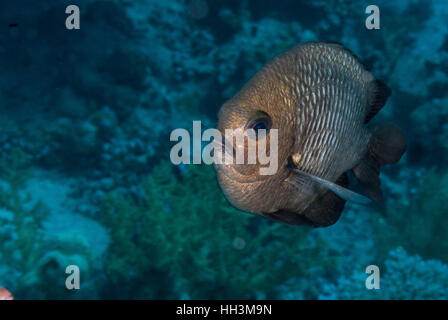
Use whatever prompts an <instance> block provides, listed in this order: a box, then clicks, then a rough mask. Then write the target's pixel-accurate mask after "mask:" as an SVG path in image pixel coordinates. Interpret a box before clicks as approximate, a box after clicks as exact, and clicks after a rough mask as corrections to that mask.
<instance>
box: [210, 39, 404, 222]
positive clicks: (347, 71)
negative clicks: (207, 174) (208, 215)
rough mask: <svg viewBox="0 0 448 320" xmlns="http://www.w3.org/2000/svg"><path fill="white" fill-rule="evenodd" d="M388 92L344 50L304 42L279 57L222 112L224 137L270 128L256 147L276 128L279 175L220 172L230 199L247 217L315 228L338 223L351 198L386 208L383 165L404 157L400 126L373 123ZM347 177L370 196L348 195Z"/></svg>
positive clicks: (237, 169) (242, 168) (235, 169)
mask: <svg viewBox="0 0 448 320" xmlns="http://www.w3.org/2000/svg"><path fill="white" fill-rule="evenodd" d="M390 94H391V91H390V89H389V88H388V87H387V86H386V85H385V84H384V83H383V82H381V81H379V80H377V79H375V78H374V76H373V75H372V74H371V73H370V72H369V71H367V70H366V69H365V68H364V67H363V65H362V64H361V63H360V61H359V59H358V58H357V57H356V56H355V55H354V54H353V53H352V52H350V51H349V50H348V49H346V48H344V47H343V46H342V45H341V44H338V43H333V42H310V43H304V44H301V45H298V46H296V47H294V48H292V49H290V50H288V51H286V52H284V53H282V54H280V55H279V56H277V57H275V58H274V59H272V60H271V61H270V62H268V63H267V64H266V65H265V66H264V67H263V68H262V69H261V70H260V71H258V72H257V73H256V74H255V76H254V77H253V78H252V79H250V80H249V82H248V83H247V84H246V85H245V86H244V87H243V88H242V89H241V90H240V91H239V92H238V93H237V94H236V95H235V96H234V97H232V98H231V99H230V100H228V101H227V102H226V103H224V104H223V106H222V107H221V109H220V111H219V115H218V130H220V131H221V133H222V134H223V135H224V132H225V130H226V129H232V130H236V129H243V130H247V129H248V128H252V129H253V128H255V129H263V130H265V131H264V132H266V134H265V135H260V137H259V136H258V135H257V136H256V138H257V139H260V141H257V143H261V140H263V143H266V140H269V139H270V132H271V131H272V130H273V129H276V130H278V131H277V133H278V155H277V157H278V169H277V171H276V172H275V173H274V174H272V175H262V174H260V171H259V170H258V169H259V167H260V163H258V162H257V163H255V164H217V165H216V169H217V175H218V181H219V184H220V186H221V189H222V190H223V192H224V195H225V196H226V198H227V199H228V200H229V202H230V203H231V204H232V205H234V206H235V207H237V208H238V209H241V210H243V211H247V212H252V213H256V214H260V215H262V216H265V217H268V218H271V219H274V220H276V221H279V222H283V223H287V224H292V225H303V224H307V225H312V226H329V225H332V224H334V223H335V222H336V221H337V220H338V219H339V217H340V215H341V212H342V211H343V209H344V205H345V202H346V201H347V200H348V201H354V202H359V203H362V204H367V203H369V202H370V201H371V200H374V201H379V200H380V199H381V197H382V193H381V188H380V179H379V173H380V167H381V166H384V165H386V164H393V163H396V162H397V161H398V160H400V158H401V156H402V155H403V153H404V152H405V149H406V141H405V136H404V134H403V133H402V131H401V130H400V129H399V128H398V127H396V126H395V125H392V124H385V125H379V126H375V127H370V126H369V125H368V123H369V121H370V120H371V119H372V118H373V117H374V116H375V115H376V114H377V112H378V111H379V110H380V109H381V108H382V107H383V106H384V105H385V103H386V100H387V99H388V97H389V96H390ZM258 137H259V138H258ZM268 152H269V150H268ZM348 171H352V172H353V174H354V177H355V178H356V179H358V181H359V184H360V185H361V186H362V187H363V189H364V190H365V194H366V196H363V195H361V194H359V193H356V192H354V191H352V190H350V189H349V186H348V177H347V172H348Z"/></svg>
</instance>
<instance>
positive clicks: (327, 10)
mask: <svg viewBox="0 0 448 320" xmlns="http://www.w3.org/2000/svg"><path fill="white" fill-rule="evenodd" d="M76 2H77V4H78V5H79V7H80V10H81V29H80V30H76V31H74V30H72V31H68V30H66V29H65V28H64V19H65V17H66V14H65V6H66V5H68V4H72V3H70V2H69V1H66V0H64V1H59V2H57V3H55V2H54V1H49V0H41V1H39V2H36V1H32V0H23V1H21V3H20V4H18V3H17V2H12V1H2V2H0V20H1V21H3V22H5V27H2V28H0V43H1V45H0V69H1V70H2V74H1V76H0V86H1V88H2V90H0V145H1V148H0V162H1V164H0V169H1V176H0V243H1V244H2V245H1V249H0V285H4V286H5V287H8V289H11V291H12V293H13V294H14V296H15V297H16V298H19V299H20V298H41V299H45V298H74V299H76V298H91V299H94V298H185V299H187V298H204V299H205V298H287V299H304V298H310V299H314V298H322V299H325V298H330V299H337V298H347V299H378V298H381V299H426V298H447V293H446V289H445V287H446V283H447V279H446V275H444V274H446V263H448V262H447V257H446V252H448V237H447V236H446V235H447V234H448V233H447V231H448V230H447V227H446V226H447V225H448V223H446V222H447V221H446V220H447V217H448V215H447V209H446V205H445V203H444V201H445V199H446V197H447V195H448V190H447V185H448V171H447V170H448V169H447V166H446V163H447V160H448V152H447V148H448V143H447V137H448V125H447V124H446V123H447V121H446V120H447V116H448V105H447V104H448V100H447V99H448V96H447V93H446V86H447V84H448V76H447V75H448V55H447V52H448V51H447V49H448V28H447V26H446V16H447V14H448V6H447V5H446V3H444V1H437V0H434V1H428V2H424V3H423V2H420V1H417V0H399V1H393V2H391V1H385V0H382V1H377V5H378V6H379V7H380V9H381V30H366V29H365V28H364V21H365V18H366V14H365V12H364V11H365V7H366V6H367V5H369V4H371V3H370V2H368V1H361V2H357V3H354V2H353V1H345V0H344V1H320V0H319V1H308V0H307V1H292V0H282V1H275V2H273V1H267V0H245V1H238V0H229V1H206V0H195V1H190V0H186V1H184V0H170V1H158V0H149V1H148V0H135V1H130V0H114V1H102V0H79V1H76ZM8 24H11V25H16V26H15V27H7V25H8ZM313 40H322V41H324V40H332V41H339V42H342V43H343V44H344V45H345V46H347V47H348V48H350V49H351V50H352V51H353V52H354V53H355V54H357V55H358V56H359V57H360V59H361V60H362V61H363V62H364V64H365V65H366V66H367V67H368V68H369V69H371V71H372V72H373V73H374V74H375V76H377V77H378V78H379V79H381V80H383V81H384V82H385V83H386V84H387V85H388V86H389V87H390V88H391V89H392V96H391V97H390V99H389V100H388V103H387V105H386V107H385V108H384V109H383V110H382V111H381V112H380V113H379V114H378V116H377V117H376V118H375V119H374V121H373V122H374V123H372V125H375V123H376V122H378V123H381V122H387V121H392V120H393V121H392V122H394V123H397V124H399V125H400V127H402V128H403V129H404V131H405V132H406V136H407V140H408V151H407V153H406V155H405V157H404V158H403V159H402V160H401V161H400V163H399V164H397V165H395V166H394V167H391V168H388V167H385V168H384V170H383V171H382V173H381V181H382V188H383V191H384V198H385V199H384V202H382V203H381V204H376V205H372V206H370V207H361V206H357V205H353V204H349V203H347V207H346V210H345V211H344V214H343V215H342V217H341V219H340V221H338V223H337V224H335V225H334V226H332V227H330V228H327V229H321V230H315V229H308V228H293V227H288V226H283V225H280V224H275V223H271V222H269V221H267V220H266V219H264V218H262V217H256V216H252V215H248V214H245V213H242V212H239V211H238V210H236V209H234V208H232V207H231V206H230V204H228V203H227V202H226V201H225V199H224V197H223V196H222V195H221V192H220V189H219V186H218V185H217V182H216V179H215V175H214V173H213V170H212V169H211V168H209V167H204V166H187V167H185V166H180V167H175V166H172V165H170V163H169V160H168V159H167V157H168V154H169V150H170V146H171V144H170V139H169V134H170V132H171V130H172V129H174V128H187V129H188V128H191V122H192V120H202V121H203V124H204V127H205V126H207V127H213V126H214V125H215V122H216V118H217V112H218V109H219V107H220V105H222V103H223V102H224V101H225V100H226V99H227V98H229V97H231V96H232V95H234V94H235V93H236V92H237V91H238V90H239V89H240V88H241V86H242V85H244V84H245V83H246V82H247V80H248V79H250V77H251V76H252V75H253V74H254V73H255V72H256V71H257V70H258V69H259V68H260V67H261V66H262V65H263V64H264V63H266V62H267V61H268V60H269V59H271V58H272V57H274V56H275V55H277V54H279V53H280V52H282V51H283V50H285V49H287V48H289V47H291V46H294V45H295V44H297V43H300V42H304V41H313ZM19 150H20V151H19ZM400 248H402V249H400ZM68 264H77V265H79V266H80V268H81V269H82V279H83V280H82V283H81V286H82V289H81V290H80V291H79V292H77V291H68V290H66V289H65V287H64V279H65V276H66V275H65V273H64V271H65V267H66V266H67V265H68ZM369 264H376V265H378V266H380V268H381V269H382V274H383V275H384V279H383V280H381V281H382V282H381V286H382V288H381V290H380V291H369V290H367V289H365V287H364V281H365V277H366V274H365V273H364V270H365V267H366V266H367V265H369ZM383 269H384V270H383Z"/></svg>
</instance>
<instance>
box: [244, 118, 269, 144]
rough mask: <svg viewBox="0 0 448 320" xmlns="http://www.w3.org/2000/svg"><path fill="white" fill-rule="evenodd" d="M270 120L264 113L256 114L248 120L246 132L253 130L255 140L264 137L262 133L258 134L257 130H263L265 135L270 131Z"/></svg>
mask: <svg viewBox="0 0 448 320" xmlns="http://www.w3.org/2000/svg"><path fill="white" fill-rule="evenodd" d="M271 125H272V122H271V118H270V117H269V115H267V114H266V113H264V112H258V113H257V114H256V115H255V116H254V117H252V119H251V120H249V122H248V124H247V126H246V130H248V129H253V130H254V131H255V134H256V138H257V140H258V139H259V138H262V136H264V135H263V134H262V133H260V134H259V133H258V131H259V130H265V132H266V134H267V133H268V132H269V130H270V129H271Z"/></svg>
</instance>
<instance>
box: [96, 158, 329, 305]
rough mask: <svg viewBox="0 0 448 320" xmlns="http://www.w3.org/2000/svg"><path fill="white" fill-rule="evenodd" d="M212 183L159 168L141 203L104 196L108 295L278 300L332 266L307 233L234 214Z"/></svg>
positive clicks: (200, 173)
mask: <svg viewBox="0 0 448 320" xmlns="http://www.w3.org/2000/svg"><path fill="white" fill-rule="evenodd" d="M216 183H217V182H216V178H215V176H214V174H213V171H212V169H211V168H210V167H200V166H199V167H197V168H196V167H192V168H188V169H187V170H186V171H185V172H183V173H182V172H178V173H177V174H176V173H175V172H173V167H172V166H171V165H160V166H158V167H156V168H154V173H153V174H152V175H151V176H150V177H149V178H148V179H146V180H145V181H144V182H143V184H142V186H141V192H142V193H143V196H142V199H141V200H140V201H135V200H132V199H129V198H125V197H123V196H121V195H119V194H117V193H111V194H110V195H109V196H108V197H107V199H106V201H105V203H104V207H103V211H102V216H103V217H104V224H105V226H107V227H108V228H109V230H110V237H111V246H110V249H109V254H108V257H107V260H106V270H107V274H108V279H111V280H112V281H113V284H111V285H110V288H108V289H107V290H108V292H109V294H112V295H120V294H128V295H129V296H126V295H125V296H124V297H128V298H129V297H132V296H133V297H151V298H161V297H170V298H193V299H201V298H202V299H204V298H214V299H224V298H244V299H248V298H275V297H277V296H278V293H277V292H276V290H277V288H276V287H277V286H278V284H282V283H284V282H285V281H287V280H289V279H290V278H293V277H298V278H306V277H310V276H311V275H312V274H313V272H314V274H317V271H314V269H313V267H314V268H316V267H317V266H319V267H321V268H325V267H327V268H330V262H331V261H332V259H331V255H329V254H328V252H327V251H326V246H325V245H324V243H323V242H322V240H321V239H319V238H313V237H310V234H309V230H308V229H307V228H300V229H297V228H293V227H290V226H285V225H280V224H275V223H274V224H273V223H270V222H268V221H267V220H266V219H263V218H261V217H254V216H252V215H249V214H247V213H243V212H239V211H237V210H236V209H233V208H231V207H229V206H228V205H227V203H226V200H225V199H224V197H223V196H222V195H221V193H220V192H219V190H218V189H217V188H216ZM204 186H207V187H206V188H204ZM286 242H287V243H288V245H286V244H285V243H286ZM267 266H269V267H268V268H267ZM142 283H144V284H145V285H142ZM243 284H244V285H243ZM113 288H119V290H120V292H112V293H111V290H113Z"/></svg>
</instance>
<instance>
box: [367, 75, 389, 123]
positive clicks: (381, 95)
mask: <svg viewBox="0 0 448 320" xmlns="http://www.w3.org/2000/svg"><path fill="white" fill-rule="evenodd" d="M367 88H368V91H369V100H368V104H369V105H368V107H367V114H366V118H365V119H364V123H367V122H369V121H370V120H371V119H372V118H373V117H374V116H375V115H376V114H377V113H378V111H380V110H381V108H382V107H383V106H384V105H385V104H386V101H387V99H388V98H389V96H390V94H391V91H390V89H389V87H388V86H386V85H385V84H384V83H383V82H381V81H380V80H376V79H373V80H371V81H369V83H368V85H367Z"/></svg>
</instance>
